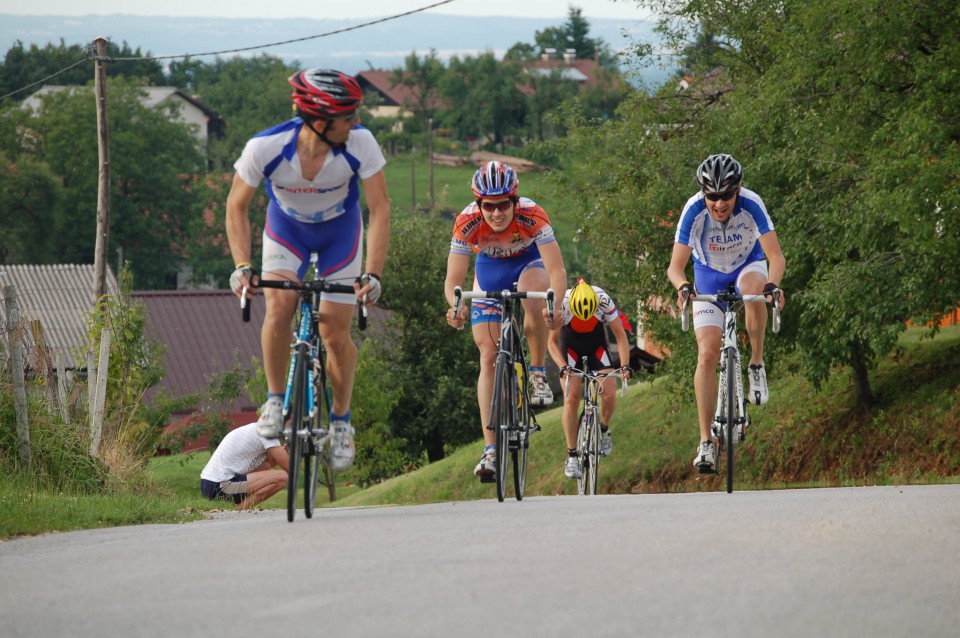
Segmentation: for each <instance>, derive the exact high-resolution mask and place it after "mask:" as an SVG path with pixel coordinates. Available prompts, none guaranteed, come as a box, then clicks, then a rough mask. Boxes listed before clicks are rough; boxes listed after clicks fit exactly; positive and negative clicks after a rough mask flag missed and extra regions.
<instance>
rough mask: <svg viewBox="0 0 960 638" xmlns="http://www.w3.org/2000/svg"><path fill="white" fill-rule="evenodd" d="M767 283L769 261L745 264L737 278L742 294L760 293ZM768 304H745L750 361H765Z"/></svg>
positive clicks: (756, 363)
mask: <svg viewBox="0 0 960 638" xmlns="http://www.w3.org/2000/svg"><path fill="white" fill-rule="evenodd" d="M766 283H767V263H766V262H765V261H755V262H753V263H751V264H749V265H747V266H745V267H744V268H743V269H742V270H741V271H740V275H739V277H738V278H737V289H738V290H740V294H741V295H759V294H761V293H762V292H763V286H764V285H765V284H766ZM767 312H768V311H767V306H766V304H759V303H748V304H744V310H743V313H744V323H745V324H746V326H747V336H748V337H749V338H750V363H751V364H754V365H760V364H762V363H763V337H764V334H765V333H766V329H767Z"/></svg>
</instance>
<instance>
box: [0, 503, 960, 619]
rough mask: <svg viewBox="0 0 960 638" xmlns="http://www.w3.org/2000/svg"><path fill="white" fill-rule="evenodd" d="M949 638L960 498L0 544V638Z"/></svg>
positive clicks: (192, 528)
mask: <svg viewBox="0 0 960 638" xmlns="http://www.w3.org/2000/svg"><path fill="white" fill-rule="evenodd" d="M254 635H258V636H270V637H286V636H311V638H313V637H320V636H331V637H333V636H336V637H337V638H340V637H347V636H365V637H366V636H392V637H403V636H418V637H425V636H444V637H446V636H457V637H460V636H464V637H470V636H477V637H483V638H491V637H493V636H498V637H499V636H551V637H567V636H570V637H574V636H576V637H578V638H579V637H593V636H654V637H660V636H710V637H720V638H723V637H726V636H731V637H733V636H736V637H738V638H748V637H752V636H763V637H790V636H803V637H804V638H808V637H817V638H821V637H829V636H871V637H885V636H890V637H894V636H896V637H898V638H899V637H904V636H911V637H913V636H922V637H937V636H944V637H947V636H950V637H955V636H958V635H960V485H949V486H910V487H863V488H843V489H811V490H783V491H767V492H738V493H734V494H729V495H728V494H726V493H695V494H658V495H621V496H598V497H576V496H570V497H542V498H528V499H526V500H524V501H523V502H520V503H518V502H516V501H507V502H504V503H497V502H496V499H491V500H487V501H473V502H458V503H444V504H436V505H422V506H413V507H382V508H353V509H349V508H343V509H339V508H337V509H324V510H321V511H319V512H318V513H317V514H316V515H315V517H314V519H313V520H310V521H308V520H306V519H304V518H303V517H302V513H298V517H297V520H296V521H295V522H294V523H293V524H288V523H287V522H286V518H285V513H284V512H280V511H276V512H274V511H271V512H261V513H247V514H233V513H231V514H227V515H225V516H223V517H222V518H220V519H217V520H207V521H201V522H195V523H189V524H183V525H145V526H139V527H123V528H113V529H104V530H91V531H83V532H71V533H66V534H50V535H46V536H41V537H34V538H24V539H17V540H13V541H8V542H3V543H0V636H3V637H4V638H15V637H20V636H29V637H31V638H33V637H52V636H71V637H76V638H85V637H94V636H96V637H102V636H163V637H169V636H175V637H182V636H197V637H203V638H219V637H221V636H230V637H238V636H254Z"/></svg>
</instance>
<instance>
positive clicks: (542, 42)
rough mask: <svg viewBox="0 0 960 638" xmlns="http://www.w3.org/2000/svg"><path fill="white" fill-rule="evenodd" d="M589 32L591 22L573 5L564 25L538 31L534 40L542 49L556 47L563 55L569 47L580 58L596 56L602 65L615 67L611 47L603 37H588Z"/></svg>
mask: <svg viewBox="0 0 960 638" xmlns="http://www.w3.org/2000/svg"><path fill="white" fill-rule="evenodd" d="M589 33H590V23H589V22H588V21H587V19H586V18H584V17H583V10H582V9H580V8H579V7H574V6H572V5H571V6H570V8H569V12H568V14H567V21H566V22H565V23H564V24H563V25H562V26H559V27H547V28H546V29H544V30H543V31H537V32H536V34H535V35H534V41H535V42H536V46H537V48H538V49H539V50H540V51H543V50H544V49H554V50H556V52H557V53H558V54H561V55H562V54H563V53H564V52H566V50H567V49H573V50H574V51H575V52H576V57H577V58H578V59H581V60H592V59H593V58H594V57H596V58H597V59H598V61H599V62H600V64H601V65H603V66H605V67H609V68H611V69H613V68H615V67H616V60H615V58H614V56H613V54H612V53H611V52H610V47H609V46H608V45H607V43H606V42H604V41H603V39H602V38H590V37H587V36H588V34H589ZM518 52H522V50H520V51H518Z"/></svg>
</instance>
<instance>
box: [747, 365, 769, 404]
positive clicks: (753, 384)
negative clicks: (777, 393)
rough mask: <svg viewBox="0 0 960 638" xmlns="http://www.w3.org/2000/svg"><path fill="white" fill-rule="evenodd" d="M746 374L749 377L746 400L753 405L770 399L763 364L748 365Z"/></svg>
mask: <svg viewBox="0 0 960 638" xmlns="http://www.w3.org/2000/svg"><path fill="white" fill-rule="evenodd" d="M748 368H749V370H748V371H747V376H748V377H749V378H750V394H748V395H747V401H748V402H750V403H753V404H755V405H763V404H764V403H766V402H767V401H768V400H769V399H770V392H769V390H767V371H766V369H764V367H763V364H762V363H761V364H760V365H753V364H752V363H751V364H750V365H749V366H748Z"/></svg>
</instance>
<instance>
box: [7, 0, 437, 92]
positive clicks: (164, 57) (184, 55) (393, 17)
mask: <svg viewBox="0 0 960 638" xmlns="http://www.w3.org/2000/svg"><path fill="white" fill-rule="evenodd" d="M454 1H455V0H441V1H440V2H434V3H433V4H431V5H427V6H425V7H420V8H419V9H412V10H410V11H406V12H404V13H398V14H396V15H391V16H386V17H384V18H380V19H378V20H372V21H370V22H364V23H362V24H356V25H354V26H352V27H344V28H343V29H337V30H335V31H328V32H326V33H320V34H317V35H310V36H306V37H303V38H294V39H293V40H284V41H282V42H272V43H269V44H258V45H256V46H250V47H243V48H240V49H227V50H224V51H210V52H207V53H181V54H178V55H157V56H151V57H139V58H108V61H110V62H135V61H138V60H167V59H170V58H188V57H189V58H199V57H202V56H206V55H222V54H225V53H240V52H242V51H252V50H254V49H266V48H269V47H276V46H280V45H283V44H292V43H294V42H303V41H305V40H315V39H317V38H325V37H328V36H331V35H337V34H338V33H346V32H347V31H355V30H356V29H362V28H363V27H369V26H372V25H374V24H380V23H381V22H387V21H389V20H396V19H397V18H403V17H405V16H408V15H413V14H414V13H420V12H422V11H426V10H427V9H433V8H435V7H439V6H442V5H445V4H449V3H451V2H454ZM92 59H93V57H92V56H90V57H87V58H84V59H83V60H80V61H78V62H76V63H74V64H71V65H70V66H68V67H66V68H63V69H60V70H59V71H57V72H56V73H53V74H52V75H48V76H47V77H45V78H43V79H42V80H37V81H36V82H33V83H32V84H28V85H26V86H24V87H21V88H19V89H17V90H16V91H11V92H10V93H7V94H6V95H3V96H0V102H2V101H4V100H5V99H7V98H8V97H11V96H14V95H16V94H17V93H22V92H23V91H26V90H27V89H31V88H33V87H35V86H37V85H38V84H43V83H44V82H46V81H47V80H50V79H53V78H55V77H57V76H58V75H61V74H63V73H66V72H67V71H69V70H70V69H73V68H75V67H78V66H80V65H81V64H83V63H85V62H89V61H90V60H92Z"/></svg>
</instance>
